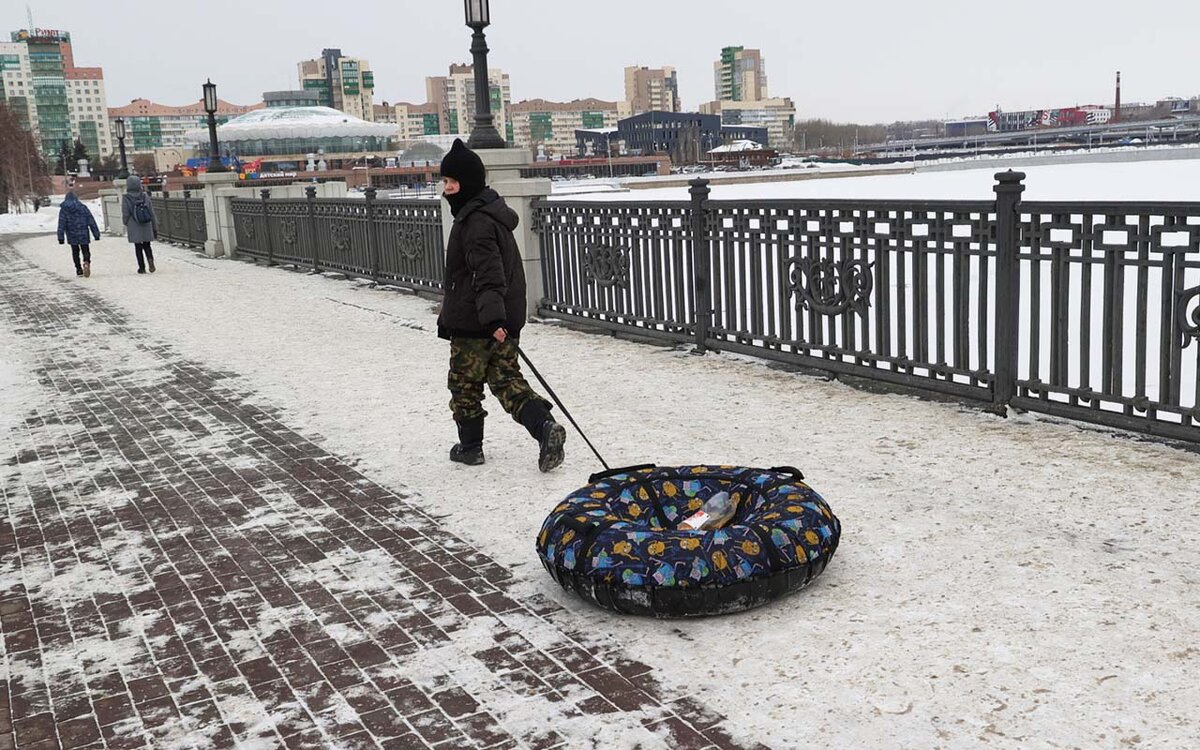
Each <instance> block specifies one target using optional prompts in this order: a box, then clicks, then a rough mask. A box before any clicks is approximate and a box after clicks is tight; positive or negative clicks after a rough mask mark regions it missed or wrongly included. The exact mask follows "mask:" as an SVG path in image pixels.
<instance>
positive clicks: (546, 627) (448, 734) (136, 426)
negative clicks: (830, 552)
mask: <svg viewBox="0 0 1200 750" xmlns="http://www.w3.org/2000/svg"><path fill="white" fill-rule="evenodd" d="M0 264H2V266H3V270H0V319H2V320H3V321H4V325H5V329H6V333H5V334H4V335H3V338H0V343H2V344H3V352H4V356H3V361H4V363H5V364H4V369H3V370H0V377H2V378H3V385H4V386H5V388H4V398H3V401H0V406H2V407H3V408H2V409H0V415H3V422H2V423H0V428H2V429H0V459H2V460H3V464H2V465H0V498H2V499H3V506H0V510H2V512H3V517H2V520H0V552H2V553H3V556H2V562H0V613H2V615H3V619H2V621H0V622H2V627H0V631H2V632H3V638H4V648H3V652H2V654H3V660H2V661H0V678H2V680H0V747H8V748H11V747H13V745H14V742H15V745H16V746H17V747H21V748H35V747H60V746H61V747H72V748H103V747H107V748H134V747H143V746H154V747H171V748H175V747H180V748H183V747H191V748H218V747H233V746H239V747H254V748H258V747H262V748H269V747H283V746H287V747H292V748H319V747H345V748H367V747H385V748H406V749H408V748H428V747H435V748H469V747H478V748H495V749H500V748H516V747H523V748H547V749H548V748H565V747H578V746H579V744H578V743H579V742H580V741H582V740H585V739H586V738H596V739H597V741H598V742H600V743H601V744H603V745H605V746H610V745H612V744H613V743H616V742H622V741H626V740H628V741H633V742H640V743H641V744H643V745H647V746H648V745H651V744H653V745H658V746H688V747H740V746H741V745H738V744H737V743H734V742H733V741H732V740H730V738H729V737H728V734H727V733H726V732H725V731H724V730H723V729H722V727H721V723H722V721H723V719H722V717H721V716H720V715H718V714H716V713H714V712H712V711H709V710H706V709H705V708H704V707H703V706H701V705H700V704H699V703H697V702H695V701H693V700H691V699H690V698H689V696H688V694H687V692H686V691H683V690H680V689H678V687H676V688H672V689H666V688H664V687H663V686H662V685H660V683H659V681H658V680H657V679H656V678H655V676H654V675H652V674H650V671H651V669H650V667H649V666H647V665H645V664H642V663H639V662H635V661H632V660H630V659H629V658H627V657H626V656H625V654H624V653H623V652H622V650H621V648H620V644H619V643H618V642H617V641H616V640H614V639H613V638H611V637H609V636H607V635H605V634H603V633H601V632H595V631H591V630H580V629H578V626H577V625H576V624H575V623H573V622H572V620H573V619H574V618H573V617H571V615H570V614H569V613H568V612H566V611H564V610H563V609H562V608H560V607H559V606H558V605H557V604H555V603H554V602H553V601H551V600H549V599H547V598H546V597H544V596H539V595H536V594H535V595H532V596H530V595H526V594H524V593H522V594H520V595H517V594H516V593H515V592H514V591H513V589H514V585H513V576H512V574H511V573H510V572H509V571H508V570H506V569H505V568H504V567H502V566H500V565H498V564H496V563H495V562H494V561H492V560H490V559H489V558H488V557H487V556H486V555H485V554H483V553H481V552H480V551H478V550H477V549H475V548H473V547H472V546H470V545H469V544H467V543H465V542H464V541H462V540H461V539H459V538H458V537H456V536H455V535H454V534H453V533H451V532H450V531H448V530H447V529H446V527H445V526H444V525H443V524H442V523H441V522H439V520H438V519H436V518H434V517H433V516H432V515H430V513H429V512H428V511H427V510H426V509H423V508H421V507H420V506H421V502H420V499H419V498H418V497H416V496H414V495H412V494H411V493H410V492H408V491H406V490H404V489H402V488H401V487H399V486H398V485H394V486H393V488H391V489H389V488H385V487H382V486H380V485H379V484H377V483H375V482H373V481H371V480H370V479H368V478H366V477H364V476H363V475H362V474H361V473H359V472H358V471H356V470H355V469H354V468H353V467H352V466H350V464H349V463H348V462H346V461H344V460H342V459H341V458H339V457H338V456H336V455H333V454H331V453H329V452H328V451H327V450H326V449H324V448H322V447H320V446H318V445H317V444H315V443H313V442H312V441H311V440H310V439H309V438H307V437H306V436H304V435H303V434H301V433H299V432H297V431H295V430H293V429H291V428H290V427H288V426H287V425H286V424H285V422H283V421H281V419H280V417H279V416H278V415H277V414H276V413H274V411H273V410H271V409H269V408H267V407H263V406H259V405H255V404H254V403H252V399H251V394H249V393H248V392H246V391H244V390H242V384H241V383H239V382H238V381H237V379H236V378H234V377H232V374H231V373H221V372H216V371H213V370H210V369H208V368H206V367H205V366H204V365H202V364H200V363H197V362H194V361H190V360H188V359H185V358H183V357H182V356H180V355H179V354H177V353H175V352H174V351H172V350H171V349H170V348H168V347H165V346H163V345H162V344H161V343H160V342H159V341H157V340H155V339H154V337H153V336H152V335H147V334H145V333H142V332H141V329H142V325H141V324H140V322H139V321H138V320H137V318H136V317H134V316H132V315H130V314H128V313H127V312H125V311H120V310H117V309H115V308H114V306H113V305H111V304H110V303H108V302H105V301H103V300H100V299H98V298H97V297H96V296H95V295H93V294H92V293H91V292H89V291H85V290H84V288H83V286H82V285H79V284H76V283H73V282H70V283H65V282H64V280H62V279H59V278H56V277H54V276H52V275H49V274H47V273H45V272H44V271H43V270H41V269H38V268H36V267H35V266H33V265H32V264H30V263H29V262H27V261H26V260H24V259H22V258H20V257H19V256H18V255H17V254H16V253H15V252H13V251H12V250H10V249H8V248H7V247H6V246H0ZM164 265H166V264H164ZM170 276H171V274H169V273H167V274H164V277H167V278H169V277H170ZM164 277H156V278H164ZM174 278H175V281H176V282H178V281H179V280H180V279H181V277H179V276H175V277H174Z"/></svg>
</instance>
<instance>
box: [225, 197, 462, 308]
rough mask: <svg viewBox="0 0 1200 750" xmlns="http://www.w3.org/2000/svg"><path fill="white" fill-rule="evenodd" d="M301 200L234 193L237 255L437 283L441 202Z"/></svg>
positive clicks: (424, 285)
mask: <svg viewBox="0 0 1200 750" xmlns="http://www.w3.org/2000/svg"><path fill="white" fill-rule="evenodd" d="M306 195H307V197H306V198H285V199H270V190H263V191H262V192H261V200H254V199H250V198H234V199H233V200H232V205H231V209H232V214H233V225H234V235H235V237H236V240H237V249H236V251H237V252H238V253H239V254H242V255H246V256H248V257H251V258H255V259H258V260H262V261H265V262H267V263H272V264H273V263H280V264H287V265H293V266H298V267H309V268H311V269H313V270H316V271H320V270H330V271H338V272H340V273H344V274H346V275H348V276H357V277H362V278H369V279H371V280H373V281H376V282H378V283H381V284H392V285H395V286H402V287H405V288H409V289H416V290H422V291H431V292H436V291H439V290H440V289H441V288H442V275H443V268H444V266H445V248H444V247H443V244H442V218H441V205H440V203H436V202H432V201H427V200H406V201H396V200H388V201H379V200H376V197H375V191H374V190H373V189H368V190H367V195H366V197H365V199H363V200H358V199H351V198H336V199H330V198H317V197H316V190H315V188H311V187H310V188H308V189H307V190H306Z"/></svg>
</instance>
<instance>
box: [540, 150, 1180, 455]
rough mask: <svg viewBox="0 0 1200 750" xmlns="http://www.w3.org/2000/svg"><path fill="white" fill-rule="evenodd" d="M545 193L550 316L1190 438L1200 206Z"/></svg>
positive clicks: (1013, 183)
mask: <svg viewBox="0 0 1200 750" xmlns="http://www.w3.org/2000/svg"><path fill="white" fill-rule="evenodd" d="M997 178H998V180H999V182H998V184H997V186H996V200H994V201H926V202H914V201H711V200H709V190H708V186H707V182H706V181H704V180H697V181H694V182H693V183H692V191H691V193H692V201H691V202H690V203H686V202H676V203H627V202H604V203H601V202H585V201H540V202H538V203H536V204H535V226H536V229H537V231H538V233H539V236H540V244H541V252H542V272H543V283H544V290H545V296H544V299H543V300H542V302H541V304H540V311H541V313H542V314H543V315H546V316H549V317H556V318H562V319H568V320H576V321H581V322H586V323H589V324H592V325H597V326H601V327H605V328H609V329H618V330H631V331H637V332H638V333H640V334H642V335H646V336H650V337H656V338H660V339H664V340H668V341H673V342H692V343H694V344H695V345H696V347H697V349H698V350H699V351H704V350H705V349H707V348H715V349H720V350H727V351H733V352H742V353H746V354H752V355H755V356H760V357H763V358H767V359H774V360H780V361H785V362H789V363H793V364H797V365H801V366H807V367H814V368H818V369H821V370H825V371H829V372H834V373H841V374H846V375H856V376H859V377H864V378H870V379H876V380H881V381H886V382H890V383H893V384H896V385H903V386H908V387H913V388H917V389H921V390H926V391H934V392H938V393H943V394H951V395H954V396H957V397H960V398H965V399H970V400H973V401H979V402H985V403H990V404H991V405H992V406H993V407H994V408H996V409H1003V408H1005V407H1006V406H1008V405H1010V404H1011V405H1014V406H1017V407H1020V408H1024V409H1028V410H1031V411H1038V412H1043V413H1048V414H1052V415H1057V416H1063V417H1070V418H1075V419H1082V420H1086V421H1091V422H1095V423H1099V424H1104V425H1111V426H1115V427H1121V428H1125V429H1132V430H1136V431H1141V432H1146V433H1151V434H1157V435H1162V436H1166V437H1174V438H1182V439H1186V440H1193V441H1200V204H1137V203H1124V204H1091V203H1022V202H1021V201H1020V196H1021V192H1022V191H1023V190H1024V187H1023V185H1022V183H1021V180H1022V179H1023V178H1024V175H1021V174H1018V173H1013V172H1008V173H1003V174H1000V175H997Z"/></svg>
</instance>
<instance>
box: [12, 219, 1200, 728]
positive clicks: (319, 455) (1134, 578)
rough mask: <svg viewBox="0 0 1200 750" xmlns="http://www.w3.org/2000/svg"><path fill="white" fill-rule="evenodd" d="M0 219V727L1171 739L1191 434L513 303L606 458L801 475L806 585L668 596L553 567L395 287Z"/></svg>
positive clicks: (416, 306) (529, 488)
mask: <svg viewBox="0 0 1200 750" xmlns="http://www.w3.org/2000/svg"><path fill="white" fill-rule="evenodd" d="M93 253H94V265H93V276H92V278H90V279H87V280H80V279H76V278H75V276H74V273H73V270H72V268H71V263H70V255H69V251H64V249H63V248H61V247H59V246H58V245H57V244H56V243H55V241H54V239H53V238H52V237H40V238H34V239H23V240H19V241H13V242H11V243H9V244H7V245H6V244H4V238H3V237H0V631H2V634H3V642H2V643H3V646H2V648H3V651H2V652H0V750H4V749H5V748H9V747H13V746H16V747H20V748H26V747H28V748H41V747H57V746H59V745H60V744H61V745H63V746H68V747H87V748H134V747H143V746H153V747H196V748H210V747H232V746H239V747H247V748H260V747H261V748H271V747H285V746H287V747H304V748H315V747H345V748H359V747H385V748H393V747H395V748H423V747H437V748H464V747H481V748H515V747H521V748H553V747H560V748H588V747H596V748H633V747H641V748H647V749H649V748H712V747H719V748H724V747H756V746H759V745H760V744H761V745H763V746H768V747H772V748H800V747H809V746H814V745H815V746H823V747H832V748H851V747H854V748H858V747H864V748H875V747H879V748H893V747H904V748H937V747H942V748H959V747H980V746H983V747H1013V748H1016V747H1020V748H1040V747H1047V748H1050V747H1056V748H1057V747H1084V748H1108V747H1112V748H1120V747H1130V746H1137V747H1142V748H1147V747H1153V748H1178V747H1194V746H1197V745H1200V725H1198V723H1197V722H1198V719H1197V715H1196V710H1195V709H1196V706H1198V705H1200V687H1198V682H1197V680H1196V679H1195V675H1196V673H1197V670H1198V669H1200V649H1198V647H1197V645H1196V641H1197V637H1196V634H1197V633H1200V572H1198V571H1200V455H1197V453H1194V452H1187V451H1183V450H1180V449H1178V448H1175V447H1171V446H1166V445H1161V444H1157V443H1152V442H1146V441H1141V440H1137V439H1133V438H1130V437H1126V436H1114V435H1112V434H1110V433H1106V432H1102V431H1097V430H1091V429H1083V428H1080V427H1077V426H1073V425H1068V424H1059V423H1053V422H1049V421H1043V420H1036V419H1033V418H1027V417H1020V418H1016V419H1011V420H1003V419H1000V418H997V417H994V416H990V415H986V414H982V413H977V412H974V411H969V410H965V409H962V408H959V407H957V406H955V405H952V404H942V403H932V402H926V401H921V400H919V399H916V398H912V397H906V396H899V395H876V394H870V393H865V392H862V391H857V390H853V389H851V388H848V387H846V386H843V385H840V384H837V383H828V382H824V381H821V380H819V379H815V378H811V377H805V376H798V375H792V374H787V373H782V372H779V371H776V370H772V369H769V368H767V367H765V366H763V365H761V364H758V363H754V362H750V361H746V360H743V359H739V358H734V357H727V356H708V357H704V358H699V357H694V356H691V355H690V354H688V353H686V352H685V351H679V350H672V349H665V348H658V347H650V346H644V345H638V344H633V343H628V342H623V341H618V340H615V339H612V338H607V337H600V336H595V335H587V334H582V333H577V332H572V331H568V330H565V329H563V328H560V327H558V326H553V325H531V326H530V327H529V328H528V329H527V335H526V337H525V340H524V341H523V345H524V348H525V349H526V351H527V352H528V354H529V356H530V357H531V358H532V359H533V360H534V362H535V363H536V364H537V365H538V366H539V368H540V369H541V370H542V371H543V372H544V373H545V374H546V376H547V377H548V378H550V380H551V382H552V383H553V384H554V385H555V387H556V389H557V390H558V391H559V393H560V395H561V396H562V397H563V398H564V399H565V400H566V401H567V403H568V406H570V407H571V409H572V413H573V414H574V415H575V416H576V418H577V419H579V421H580V422H581V423H582V424H583V425H584V426H585V429H587V430H588V432H589V436H590V437H592V439H593V441H594V442H596V443H597V445H598V447H599V448H600V449H601V451H602V452H603V453H605V456H606V458H607V459H608V460H609V463H610V464H612V465H614V466H615V465H623V464H630V463H640V462H646V461H654V462H657V463H659V464H671V463H692V462H718V461H719V462H729V463H735V464H744V465H760V466H772V465H780V464H790V465H795V466H799V467H800V468H802V469H803V470H804V471H805V473H806V474H807V476H808V479H809V482H810V483H811V484H812V485H813V486H814V487H815V488H816V489H817V490H818V491H820V492H821V493H822V494H823V495H824V496H825V497H826V498H827V499H828V500H829V502H830V504H831V505H832V506H833V508H834V510H835V511H836V512H837V513H838V515H839V516H840V518H841V520H842V523H843V528H844V532H843V533H844V535H843V538H842V543H841V546H840V548H839V550H838V553H837V555H836V556H835V558H834V559H833V562H832V563H831V565H830V567H829V569H828V570H827V571H826V572H825V573H824V575H823V576H822V577H821V578H820V579H818V580H817V582H816V583H814V584H813V586H811V587H810V588H808V589H806V590H804V591H802V592H800V593H799V594H797V595H795V596H793V597H791V598H788V599H786V600H784V601H783V602H780V603H776V604H775V605H772V606H769V607H767V608H764V609H761V610H756V611H752V612H750V613H746V614H743V615H738V616H731V617H726V618H721V619H716V620H705V621H696V622H657V621H648V620H633V619H627V618H620V617H617V616H615V615H610V614H607V613H604V612H601V611H598V610H596V609H594V608H590V607H588V606H586V605H584V604H582V603H581V602H579V601H577V600H575V599H573V598H572V597H570V596H568V595H566V594H565V593H564V592H562V591H561V590H559V589H558V588H557V585H556V584H554V583H553V582H552V581H551V580H550V578H549V576H547V575H546V573H545V572H544V570H543V569H542V568H541V565H540V564H539V563H538V561H537V559H536V556H535V553H534V537H535V535H536V532H537V529H538V528H539V526H540V524H541V521H542V519H543V518H544V516H545V514H546V513H547V512H548V510H549V509H550V508H551V507H552V506H553V505H554V503H555V502H556V501H557V500H558V499H560V498H561V497H562V496H564V495H565V494H566V493H567V492H569V491H570V490H572V489H573V488H575V487H577V486H579V485H580V484H583V483H584V482H586V478H587V475H588V474H589V473H590V472H592V471H594V470H596V468H598V467H597V465H596V463H595V460H594V458H593V457H591V456H590V454H589V453H587V452H586V448H585V447H584V446H583V444H582V441H580V440H579V439H578V437H577V436H575V435H572V438H571V439H569V441H568V446H567V447H568V454H567V462H566V464H565V465H564V466H563V467H562V468H561V469H559V470H558V471H557V472H555V473H553V474H550V475H541V474H539V473H538V472H537V469H536V465H535V464H536V458H535V456H536V451H535V448H534V445H533V443H532V441H530V440H529V438H528V436H527V435H526V434H525V433H524V431H523V429H522V428H521V427H520V426H519V425H517V424H515V423H513V422H512V421H511V420H509V419H508V418H507V417H505V416H504V415H503V414H502V413H501V410H500V409H499V408H498V406H496V404H495V402H494V401H493V400H490V399H489V402H488V405H489V406H490V407H491V409H490V411H491V412H492V417H491V419H490V420H489V422H488V437H487V441H486V443H485V451H486V453H487V458H488V463H487V464H486V465H485V466H483V467H478V468H466V467H460V466H455V465H451V464H450V463H449V462H448V461H447V460H446V457H445V454H446V451H447V449H448V447H449V445H450V444H451V443H452V442H453V424H452V423H451V421H450V419H449V413H448V408H447V401H448V398H449V395H448V392H447V391H446V387H445V378H446V361H447V358H448V351H447V349H448V347H447V345H446V343H445V342H443V341H439V340H438V339H437V338H436V336H435V335H434V333H433V329H434V314H433V311H432V309H433V304H432V303H430V302H429V301H426V300H422V299H419V298H416V297H413V296H409V295H405V294H402V293H397V292H395V291H387V290H372V289H369V288H367V287H366V286H364V285H362V284H360V283H357V282H350V281H345V280H341V279H333V278H317V277H311V276H308V275H305V274H300V273H289V272H287V271H284V270H280V269H267V268H262V267H254V266H251V265H249V264H246V263H240V262H231V261H226V260H210V259H207V258H203V257H200V256H198V255H196V254H194V253H192V252H190V251H187V250H183V249H177V248H170V247H168V246H166V245H156V259H157V260H158V268H159V271H158V273H156V274H154V275H153V276H138V275H136V274H134V272H133V271H134V267H135V265H134V261H133V257H132V251H131V250H130V248H129V246H128V245H127V244H126V243H125V242H124V241H123V240H120V239H113V238H109V237H106V238H105V239H104V240H103V241H101V242H99V243H97V244H96V245H94V246H93Z"/></svg>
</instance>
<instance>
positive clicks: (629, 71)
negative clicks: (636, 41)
mask: <svg viewBox="0 0 1200 750" xmlns="http://www.w3.org/2000/svg"><path fill="white" fill-rule="evenodd" d="M625 101H627V102H629V106H630V108H631V109H632V110H633V114H635V115H636V114H641V113H642V112H678V111H679V110H680V104H679V78H678V76H677V75H676V73H675V68H672V67H669V66H668V67H664V68H643V67H639V66H637V65H631V66H629V67H627V68H625Z"/></svg>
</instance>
